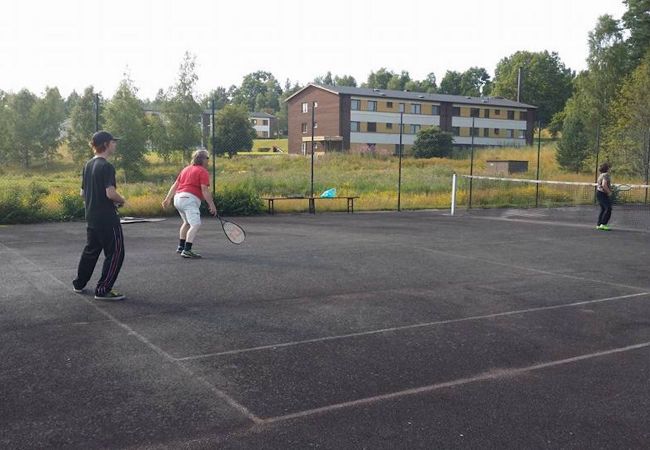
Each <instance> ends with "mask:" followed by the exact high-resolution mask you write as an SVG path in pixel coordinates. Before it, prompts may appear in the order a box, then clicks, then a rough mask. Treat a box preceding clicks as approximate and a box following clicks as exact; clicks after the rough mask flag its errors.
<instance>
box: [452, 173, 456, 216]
mask: <svg viewBox="0 0 650 450" xmlns="http://www.w3.org/2000/svg"><path fill="white" fill-rule="evenodd" d="M455 212H456V172H454V173H453V175H452V176H451V215H452V216H453V215H454V213H455Z"/></svg>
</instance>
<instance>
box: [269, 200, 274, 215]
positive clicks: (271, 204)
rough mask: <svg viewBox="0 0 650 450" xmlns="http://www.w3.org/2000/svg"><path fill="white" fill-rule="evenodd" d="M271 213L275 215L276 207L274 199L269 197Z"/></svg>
mask: <svg viewBox="0 0 650 450" xmlns="http://www.w3.org/2000/svg"><path fill="white" fill-rule="evenodd" d="M269 214H271V215H273V214H275V208H274V205H273V199H269Z"/></svg>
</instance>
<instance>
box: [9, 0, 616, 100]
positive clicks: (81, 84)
mask: <svg viewBox="0 0 650 450" xmlns="http://www.w3.org/2000/svg"><path fill="white" fill-rule="evenodd" d="M624 12H625V6H624V5H623V2H622V0H589V1H588V2H579V1H569V0H544V1H532V0H491V1H485V0H447V1H439V0H399V1H395V2H388V1H377V0H372V1H371V0H329V1H327V2H316V1H312V0H306V1H297V0H287V1H281V0H245V1H238V0H183V1H173V0H57V1H54V0H3V1H2V3H0V89H2V90H5V91H13V92H17V91H18V90H20V89H21V88H28V89H29V90H31V91H32V92H34V93H36V94H39V95H40V94H42V92H43V90H44V88H45V87H46V86H56V87H58V88H59V90H60V91H61V94H62V95H63V96H67V95H68V94H69V93H70V92H71V91H72V90H73V89H75V90H77V92H80V93H81V92H82V91H83V89H84V88H85V87H87V86H89V85H93V86H94V87H95V89H96V90H98V91H100V92H102V93H103V94H104V95H106V96H109V97H110V96H112V95H113V93H114V92H115V89H116V87H117V86H118V84H119V82H120V80H121V79H123V77H124V73H125V72H128V73H129V74H130V78H131V79H132V80H133V82H134V84H135V86H136V87H137V88H138V89H139V92H138V95H139V96H140V97H141V98H147V97H148V98H153V97H154V96H155V94H156V92H157V91H158V89H160V88H163V89H167V88H168V87H169V86H171V85H172V84H174V82H175V81H176V79H177V76H178V69H179V65H180V63H181V61H182V58H183V54H184V52H185V51H189V52H190V53H192V54H194V55H196V61H197V69H196V72H197V75H198V76H199V81H198V83H197V90H198V93H199V94H203V95H205V94H207V93H208V92H209V91H210V90H211V89H214V88H216V87H217V86H223V87H226V88H228V87H229V86H231V85H232V84H237V85H239V84H241V81H242V78H243V77H244V75H246V74H248V73H251V72H254V71H257V70H265V71H269V72H271V73H273V75H274V76H275V77H276V78H277V79H278V80H279V81H280V83H281V84H282V85H284V81H285V80H286V79H287V78H289V79H290V80H292V82H293V81H298V82H300V83H301V84H304V83H307V82H309V81H311V80H313V78H314V77H316V76H318V75H324V74H325V73H326V72H327V71H328V70H330V71H332V73H333V74H335V75H336V74H338V75H353V76H354V77H355V78H356V80H357V82H358V83H361V82H363V81H365V80H366V79H367V76H368V74H369V73H370V72H371V71H373V70H377V69H379V68H380V67H386V68H388V69H390V70H393V71H395V72H399V71H402V70H406V71H408V72H409V73H410V75H411V78H413V79H423V78H424V77H426V75H427V74H428V73H430V72H434V73H435V75H436V77H437V79H438V82H440V80H441V79H442V78H443V76H444V75H445V72H446V71H447V70H456V71H464V70H466V69H468V68H469V67H471V66H479V67H484V68H485V69H487V71H488V72H489V73H490V74H491V75H493V74H494V69H495V67H496V64H497V63H498V62H499V60H500V59H501V58H503V57H506V56H509V55H511V54H512V53H514V52H515V51H518V50H529V51H542V50H549V51H555V52H557V53H558V54H559V56H560V58H561V60H562V61H563V62H564V64H565V65H566V66H567V67H569V68H571V69H573V70H576V71H578V70H581V69H584V68H585V58H586V57H587V53H588V47H587V39H588V33H589V31H591V30H593V28H594V26H595V25H596V21H597V18H598V17H599V16H601V15H603V14H610V15H612V16H613V17H614V18H616V19H619V18H620V17H621V15H622V14H623V13H624Z"/></svg>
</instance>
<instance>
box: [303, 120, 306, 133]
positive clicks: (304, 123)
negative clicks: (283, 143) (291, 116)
mask: <svg viewBox="0 0 650 450" xmlns="http://www.w3.org/2000/svg"><path fill="white" fill-rule="evenodd" d="M302 132H303V133H306V132H307V123H306V122H303V123H302Z"/></svg>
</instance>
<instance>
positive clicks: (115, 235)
mask: <svg viewBox="0 0 650 450" xmlns="http://www.w3.org/2000/svg"><path fill="white" fill-rule="evenodd" d="M117 140H118V139H117V138H115V137H113V136H112V135H111V134H110V133H108V132H106V131H98V132H97V133H95V134H94V135H93V138H92V141H91V142H90V145H91V146H92V148H93V151H94V152H95V156H94V157H93V158H92V159H90V160H89V161H88V162H86V164H85V165H84V168H83V172H82V179H81V196H82V197H83V199H84V206H85V210H86V222H87V227H86V246H85V247H84V249H83V252H82V253H81V259H80V260H79V268H78V270H77V278H75V279H74V281H73V282H72V287H73V291H74V292H76V293H82V292H84V290H85V287H86V284H87V283H88V281H89V280H90V277H91V276H92V274H93V271H94V270H95V265H96V264H97V260H98V259H99V255H100V254H101V252H102V251H103V252H104V265H103V268H102V275H101V278H100V279H99V281H98V282H97V286H96V287H95V300H123V299H124V298H125V296H124V295H122V294H120V293H119V292H117V291H115V290H113V284H114V283H115V280H117V276H118V275H119V273H120V269H121V268H122V263H123V261H124V237H123V235H122V225H121V224H120V217H119V214H118V213H117V208H119V207H120V206H122V205H123V204H124V202H125V200H124V197H122V196H121V195H120V194H119V193H118V192H117V190H116V183H115V167H113V165H112V164H111V163H110V162H108V158H109V157H110V156H111V155H113V153H114V152H115V149H116V147H117Z"/></svg>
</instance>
